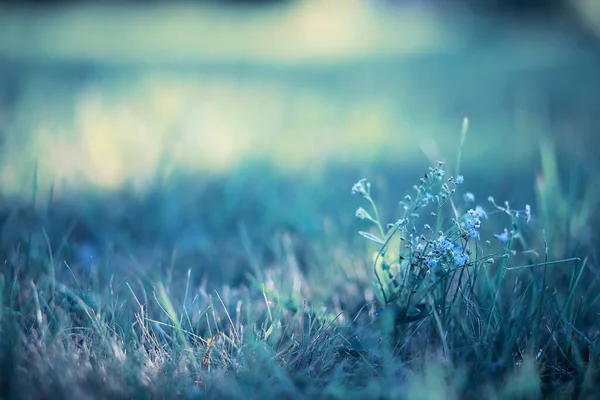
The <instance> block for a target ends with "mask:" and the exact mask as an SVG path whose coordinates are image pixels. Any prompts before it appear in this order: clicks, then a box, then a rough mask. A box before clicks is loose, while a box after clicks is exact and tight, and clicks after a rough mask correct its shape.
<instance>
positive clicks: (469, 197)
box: [465, 192, 475, 203]
mask: <svg viewBox="0 0 600 400" xmlns="http://www.w3.org/2000/svg"><path fill="white" fill-rule="evenodd" d="M465 200H467V201H469V202H471V203H473V202H474V201H475V195H474V194H473V193H471V192H467V193H465Z"/></svg>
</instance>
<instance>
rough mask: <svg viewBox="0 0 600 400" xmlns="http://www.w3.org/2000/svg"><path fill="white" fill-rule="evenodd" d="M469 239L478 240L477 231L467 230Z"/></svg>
mask: <svg viewBox="0 0 600 400" xmlns="http://www.w3.org/2000/svg"><path fill="white" fill-rule="evenodd" d="M469 237H470V238H471V239H479V231H478V230H477V229H470V230H469Z"/></svg>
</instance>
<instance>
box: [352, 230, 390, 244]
mask: <svg viewBox="0 0 600 400" xmlns="http://www.w3.org/2000/svg"><path fill="white" fill-rule="evenodd" d="M358 234H359V235H361V236H363V237H366V238H367V239H369V240H372V241H374V242H375V243H377V244H380V245H382V246H383V245H384V243H383V242H382V241H381V239H379V238H378V237H377V236H375V235H373V234H370V233H369V232H364V231H359V232H358Z"/></svg>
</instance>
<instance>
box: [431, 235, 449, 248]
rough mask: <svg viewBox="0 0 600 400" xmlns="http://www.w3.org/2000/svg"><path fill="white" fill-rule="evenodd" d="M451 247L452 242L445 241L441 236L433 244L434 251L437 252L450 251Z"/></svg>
mask: <svg viewBox="0 0 600 400" xmlns="http://www.w3.org/2000/svg"><path fill="white" fill-rule="evenodd" d="M452 246H453V245H452V242H450V241H449V240H448V239H446V238H445V237H444V236H443V235H442V236H440V237H439V238H438V239H437V243H436V244H435V247H436V249H438V250H439V251H444V250H451V249H452Z"/></svg>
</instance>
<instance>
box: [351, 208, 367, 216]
mask: <svg viewBox="0 0 600 400" xmlns="http://www.w3.org/2000/svg"><path fill="white" fill-rule="evenodd" d="M354 215H355V216H356V218H358V219H365V218H367V217H368V214H367V212H366V211H365V209H364V208H362V207H360V208H359V209H358V210H356V213H355V214H354Z"/></svg>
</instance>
